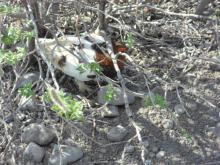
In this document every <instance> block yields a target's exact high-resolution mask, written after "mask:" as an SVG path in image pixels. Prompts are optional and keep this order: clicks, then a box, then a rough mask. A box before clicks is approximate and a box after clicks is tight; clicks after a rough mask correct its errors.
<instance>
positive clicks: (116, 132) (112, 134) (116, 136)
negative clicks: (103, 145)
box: [107, 125, 128, 142]
mask: <svg viewBox="0 0 220 165" xmlns="http://www.w3.org/2000/svg"><path fill="white" fill-rule="evenodd" d="M127 133H128V131H127V129H126V128H124V127H123V126H121V125H118V126H116V127H113V128H111V129H110V130H109V132H108V133H107V138H108V140H110V141H112V142H118V141H121V140H122V139H124V137H125V136H126V135H127Z"/></svg>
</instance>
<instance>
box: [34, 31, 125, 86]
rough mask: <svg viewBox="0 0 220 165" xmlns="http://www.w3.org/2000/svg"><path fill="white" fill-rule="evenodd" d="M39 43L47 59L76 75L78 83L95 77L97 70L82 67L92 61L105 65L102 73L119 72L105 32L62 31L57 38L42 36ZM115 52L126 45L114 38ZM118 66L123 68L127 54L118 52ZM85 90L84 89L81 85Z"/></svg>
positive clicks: (81, 84)
mask: <svg viewBox="0 0 220 165" xmlns="http://www.w3.org/2000/svg"><path fill="white" fill-rule="evenodd" d="M38 41H39V47H40V49H41V50H42V52H43V54H44V55H45V56H46V58H47V60H48V61H49V62H51V63H52V64H53V65H54V67H55V68H57V69H59V70H61V71H62V72H63V73H65V74H67V75H69V76H71V77H74V78H75V80H76V81H77V84H78V86H79V87H80V86H82V87H81V88H85V87H84V85H83V82H87V81H91V80H95V79H96V77H97V73H95V72H94V71H92V70H90V69H87V70H84V71H83V72H82V71H80V69H79V68H80V66H82V65H83V64H89V63H94V62H95V63H98V64H99V65H100V66H101V67H102V68H103V74H104V75H106V76H108V77H110V78H113V77H114V76H115V75H116V71H115V70H114V66H113V61H112V59H111V57H110V55H109V54H108V51H107V44H106V41H105V38H104V37H103V36H102V35H99V34H96V33H83V34H81V35H80V36H75V35H63V36H61V37H58V38H56V39H50V38H39V39H38ZM112 45H113V49H114V53H118V52H125V51H127V47H126V46H125V45H123V44H118V43H117V42H112ZM117 59H118V61H117V63H118V66H119V68H120V69H123V68H124V64H125V62H126V57H125V56H123V55H118V57H117ZM82 90H83V89H82Z"/></svg>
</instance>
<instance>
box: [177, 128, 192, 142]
mask: <svg viewBox="0 0 220 165" xmlns="http://www.w3.org/2000/svg"><path fill="white" fill-rule="evenodd" d="M179 133H180V135H181V136H183V137H185V138H186V140H187V141H189V142H192V140H193V137H192V134H191V133H190V132H189V131H187V130H186V129H184V128H181V129H180V130H179Z"/></svg>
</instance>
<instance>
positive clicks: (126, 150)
mask: <svg viewBox="0 0 220 165" xmlns="http://www.w3.org/2000/svg"><path fill="white" fill-rule="evenodd" d="M125 152H126V153H133V152H134V146H132V145H129V146H127V147H126V148H125Z"/></svg>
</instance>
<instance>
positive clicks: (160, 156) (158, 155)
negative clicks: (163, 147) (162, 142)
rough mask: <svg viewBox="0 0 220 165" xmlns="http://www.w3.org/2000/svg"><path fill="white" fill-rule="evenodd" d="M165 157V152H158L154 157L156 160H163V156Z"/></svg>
mask: <svg viewBox="0 0 220 165" xmlns="http://www.w3.org/2000/svg"><path fill="white" fill-rule="evenodd" d="M165 155H166V152H165V151H159V152H158V153H157V155H156V158H157V159H162V158H164V156H165Z"/></svg>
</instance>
